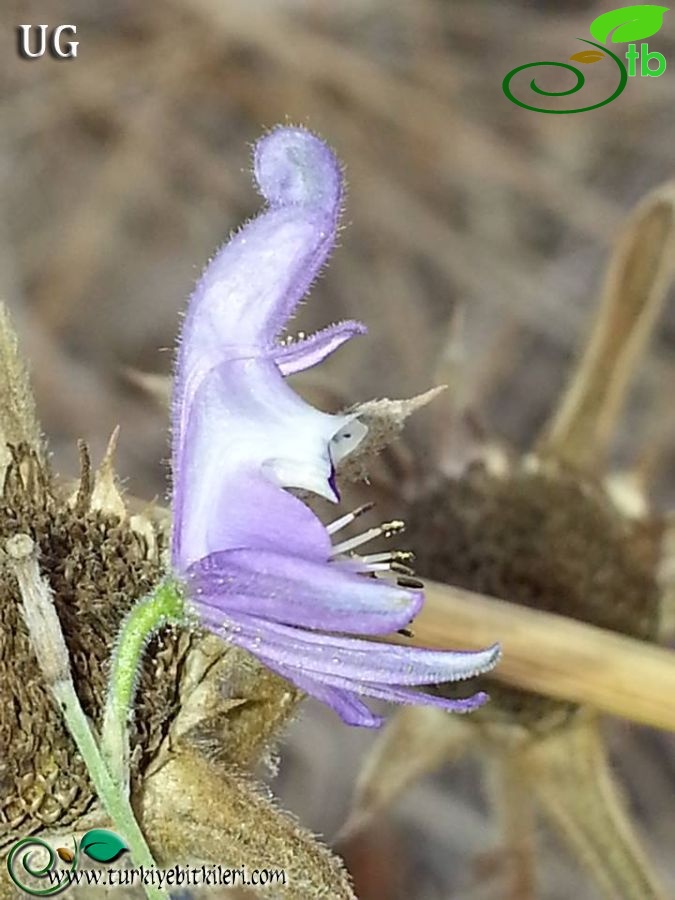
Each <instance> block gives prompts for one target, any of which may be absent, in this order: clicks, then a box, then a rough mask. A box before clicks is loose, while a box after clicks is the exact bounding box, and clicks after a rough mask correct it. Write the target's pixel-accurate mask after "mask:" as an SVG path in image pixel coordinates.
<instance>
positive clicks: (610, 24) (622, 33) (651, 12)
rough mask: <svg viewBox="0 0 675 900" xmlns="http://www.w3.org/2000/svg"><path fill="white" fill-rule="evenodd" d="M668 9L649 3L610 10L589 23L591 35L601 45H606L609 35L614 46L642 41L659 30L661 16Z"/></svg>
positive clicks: (661, 22) (661, 21) (661, 23)
mask: <svg viewBox="0 0 675 900" xmlns="http://www.w3.org/2000/svg"><path fill="white" fill-rule="evenodd" d="M668 9H669V7H668V6H653V5H652V4H651V3H647V4H639V5H637V6H624V7H622V8H621V9H611V10H610V11H609V12H606V13H603V14H602V15H601V16H598V18H597V19H594V20H593V21H592V22H591V29H590V31H591V35H592V37H594V38H595V40H596V41H600V42H601V43H603V44H606V43H607V41H608V40H609V37H610V35H611V40H612V43H614V44H620V43H626V42H628V41H642V40H644V38H648V37H651V36H652V35H653V34H656V32H657V31H658V30H659V29H660V28H661V25H663V14H664V13H666V12H668Z"/></svg>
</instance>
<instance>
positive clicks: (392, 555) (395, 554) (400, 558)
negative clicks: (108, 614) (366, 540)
mask: <svg viewBox="0 0 675 900" xmlns="http://www.w3.org/2000/svg"><path fill="white" fill-rule="evenodd" d="M414 558H415V555H414V553H410V551H408V550H389V551H387V552H385V553H369V554H368V555H366V556H360V557H359V561H360V562H364V563H378V562H400V563H407V562H412V560H413V559H414Z"/></svg>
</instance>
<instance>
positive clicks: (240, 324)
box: [174, 128, 342, 443]
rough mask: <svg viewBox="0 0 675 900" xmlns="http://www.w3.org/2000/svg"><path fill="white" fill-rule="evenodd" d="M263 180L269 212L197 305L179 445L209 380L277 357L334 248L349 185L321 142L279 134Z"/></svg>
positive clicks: (177, 425) (181, 363)
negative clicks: (224, 369)
mask: <svg viewBox="0 0 675 900" xmlns="http://www.w3.org/2000/svg"><path fill="white" fill-rule="evenodd" d="M254 170H255V175H256V179H257V181H258V187H259V189H260V191H261V193H262V195H263V197H264V198H265V199H266V200H267V202H268V204H269V206H268V209H267V211H266V212H264V213H262V214H261V215H259V216H258V217H257V218H255V219H253V220H252V221H251V222H249V223H248V224H247V225H245V226H244V227H243V228H242V229H241V230H240V231H239V232H237V233H236V234H235V235H234V236H233V237H232V238H231V240H230V241H229V242H228V243H227V244H225V246H224V247H222V248H221V249H220V250H219V251H218V253H217V254H216V255H215V257H214V258H213V259H212V260H211V262H210V263H209V265H208V266H207V267H206V269H205V271H204V274H203V275H202V277H201V279H200V281H199V283H198V284H197V287H196V288H195V290H194V293H193V294H192V297H191V298H190V303H189V307H188V311H187V315H186V318H185V324H184V327H183V334H182V340H181V344H180V349H179V355H178V367H177V373H176V374H177V379H176V389H175V395H174V396H175V399H174V407H175V408H174V429H175V431H176V435H175V437H176V439H177V440H178V442H179V443H180V441H181V438H182V434H183V430H184V427H185V424H186V420H187V415H188V414H189V409H190V406H191V402H192V398H193V397H194V394H195V392H196V391H197V389H198V387H199V385H200V383H201V381H202V379H203V378H204V376H205V375H206V373H207V372H208V371H209V370H210V369H212V368H213V367H214V366H216V365H218V364H219V363H221V362H223V361H225V360H232V359H234V360H236V359H246V358H251V357H255V356H260V355H261V354H274V352H275V350H276V348H277V344H276V338H277V336H278V334H279V333H280V332H281V330H282V329H283V327H284V325H285V324H286V322H287V320H288V319H289V317H290V316H291V314H292V313H293V310H294V309H295V307H296V306H297V304H298V303H299V301H300V300H301V299H302V297H303V296H304V295H305V294H306V293H307V291H308V289H309V287H310V285H311V284H312V282H313V281H314V279H315V277H316V275H317V274H318V272H319V270H320V269H321V267H322V265H323V264H324V262H325V261H326V259H327V257H328V254H329V253H330V251H331V249H332V247H333V244H334V242H335V233H336V229H337V222H338V215H339V211H340V204H341V200H342V179H341V175H340V168H339V165H338V162H337V160H336V159H335V156H334V155H333V153H332V152H331V151H330V150H329V149H328V147H327V146H326V145H325V144H324V143H323V142H322V141H320V140H319V139H318V138H316V137H314V135H312V134H310V133H309V132H307V131H305V130H304V129H301V128H280V129H276V130H275V131H272V132H271V133H270V134H268V135H267V136H266V137H264V138H263V139H262V140H261V141H259V142H258V144H257V145H256V149H255V158H254Z"/></svg>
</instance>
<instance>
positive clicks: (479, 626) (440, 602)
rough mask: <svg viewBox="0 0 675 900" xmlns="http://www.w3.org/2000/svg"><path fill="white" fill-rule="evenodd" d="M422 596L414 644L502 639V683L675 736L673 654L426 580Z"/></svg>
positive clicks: (457, 645) (464, 645) (453, 645)
mask: <svg viewBox="0 0 675 900" xmlns="http://www.w3.org/2000/svg"><path fill="white" fill-rule="evenodd" d="M425 595H426V603H425V605H424V608H423V610H422V612H421V613H420V615H419V616H418V617H417V619H415V623H414V626H413V628H414V632H415V638H414V640H413V641H412V643H414V644H416V645H419V646H427V647H440V648H446V649H477V648H479V647H485V646H487V645H489V644H493V643H495V641H499V643H500V644H501V646H502V650H503V657H502V659H501V660H500V661H499V663H498V665H497V668H496V669H495V671H494V673H493V675H494V677H495V678H496V679H498V680H499V681H502V682H504V683H506V684H511V685H514V686H516V687H521V688H526V689H528V690H531V691H536V692H538V693H540V694H545V695H547V696H549V697H555V698H558V699H561V700H569V701H572V702H575V703H583V704H587V705H589V706H591V707H595V708H596V709H599V710H603V711H604V712H607V713H611V714H613V715H616V716H621V717H622V718H625V719H630V720H632V721H634V722H640V723H642V724H645V725H652V726H654V727H656V728H662V729H664V730H666V731H675V652H674V651H672V650H667V649H665V648H662V647H657V646H654V645H653V644H649V643H647V642H645V641H640V640H636V639H633V638H629V637H625V636H624V635H621V634H617V633H615V632H612V631H606V630H604V629H602V628H596V627H595V626H593V625H587V624H585V623H583V622H579V621H577V620H576V619H568V618H566V617H564V616H559V615H555V614H553V613H547V612H541V611H539V610H534V609H529V608H527V607H524V606H519V605H516V604H514V603H508V602H506V601H505V600H497V599H494V598H492V597H486V596H483V595H481V594H475V593H472V592H471V591H466V590H462V589H460V588H455V587H449V586H447V585H441V584H434V583H433V582H427V583H426V585H425ZM390 639H391V638H390ZM393 640H396V641H398V642H399V643H407V644H408V645H409V644H410V643H411V641H410V640H409V639H408V638H403V637H401V636H399V635H397V636H394V638H393Z"/></svg>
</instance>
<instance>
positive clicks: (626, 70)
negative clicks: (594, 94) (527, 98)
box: [502, 4, 668, 115]
mask: <svg viewBox="0 0 675 900" xmlns="http://www.w3.org/2000/svg"><path fill="white" fill-rule="evenodd" d="M666 12H668V7H667V6H653V5H652V4H640V5H637V6H624V7H622V8H621V9H612V10H610V11H609V12H606V13H603V14H602V15H600V16H598V18H597V19H594V20H593V22H591V26H590V29H589V30H590V33H591V37H592V38H595V40H593V41H589V40H587V39H586V38H578V40H580V41H581V42H582V43H584V44H588V45H589V48H586V49H584V50H580V51H579V52H578V53H573V54H572V56H570V57H569V59H570V60H571V61H572V62H576V63H581V64H582V65H590V64H592V63H597V62H600V61H601V60H604V61H610V62H612V63H613V64H614V65H616V68H617V70H618V74H619V83H618V85H617V87H616V89H615V90H614V92H613V93H612V94H611V96H609V97H607V99H606V100H601V101H600V102H598V103H593V104H591V105H590V106H582V107H580V108H579V109H546V108H545V107H541V106H534V105H532V104H530V103H524V102H523V101H522V100H518V98H517V97H515V96H514V94H513V92H512V90H511V82H512V81H513V79H514V77H515V76H516V75H518V73H519V72H523V71H524V70H525V69H532V68H536V67H538V66H556V67H557V68H560V69H566V70H567V71H568V72H572V73H573V74H574V76H575V78H576V84H574V85H573V86H572V87H571V88H568V89H567V90H564V91H547V90H544V89H543V88H541V87H539V85H538V84H537V82H536V80H535V79H534V78H533V79H532V81H531V82H530V88H531V90H533V91H534V92H535V94H539V95H540V96H542V97H568V96H570V95H571V94H576V93H577V91H580V90H581V89H582V87H583V86H584V84H585V82H586V78H585V76H584V74H583V72H582V71H581V70H580V69H578V68H577V67H576V66H573V65H570V63H569V62H551V61H547V62H533V63H525V64H524V65H522V66H517V67H516V68H515V69H512V70H511V71H510V72H509V73H508V74H507V75H506V76H505V78H504V81H503V82H502V90H503V91H504V94H505V95H506V97H507V98H508V99H509V100H510V101H511V102H512V103H515V104H516V105H517V106H522V108H523V109H529V110H532V112H541V113H550V114H551V115H569V114H570V113H580V112H588V111H589V110H591V109H599V107H601V106H606V105H607V104H608V103H611V102H612V100H616V98H617V97H618V96H619V94H621V93H622V92H623V89H624V88H625V87H626V84H627V83H628V79H629V78H633V77H635V76H636V75H638V74H639V75H641V76H642V77H643V78H658V76H659V75H663V73H664V72H665V71H666V58H665V56H664V55H663V54H662V53H659V52H658V51H656V50H650V49H649V45H648V44H647V43H643V42H644V41H645V38H649V37H652V36H653V35H655V34H656V33H657V31H659V29H660V28H661V25H662V24H663V14H664V13H666ZM610 41H611V43H613V44H626V43H627V44H628V49H627V50H626V51H625V53H624V54H623V55H624V56H625V59H626V62H627V63H628V65H627V66H626V65H625V64H624V62H623V60H622V59H621V58H620V56H618V55H617V53H613V52H612V51H611V50H610V49H609V47H607V46H604V45H606V44H607V43H608V42H610ZM629 41H630V43H628V42H629ZM637 41H640V42H641V43H640V45H639V47H638V45H637V43H636V42H637ZM590 48H593V49H590ZM617 52H618V50H617ZM638 60H639V63H640V64H639V67H638ZM638 69H639V71H638Z"/></svg>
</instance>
